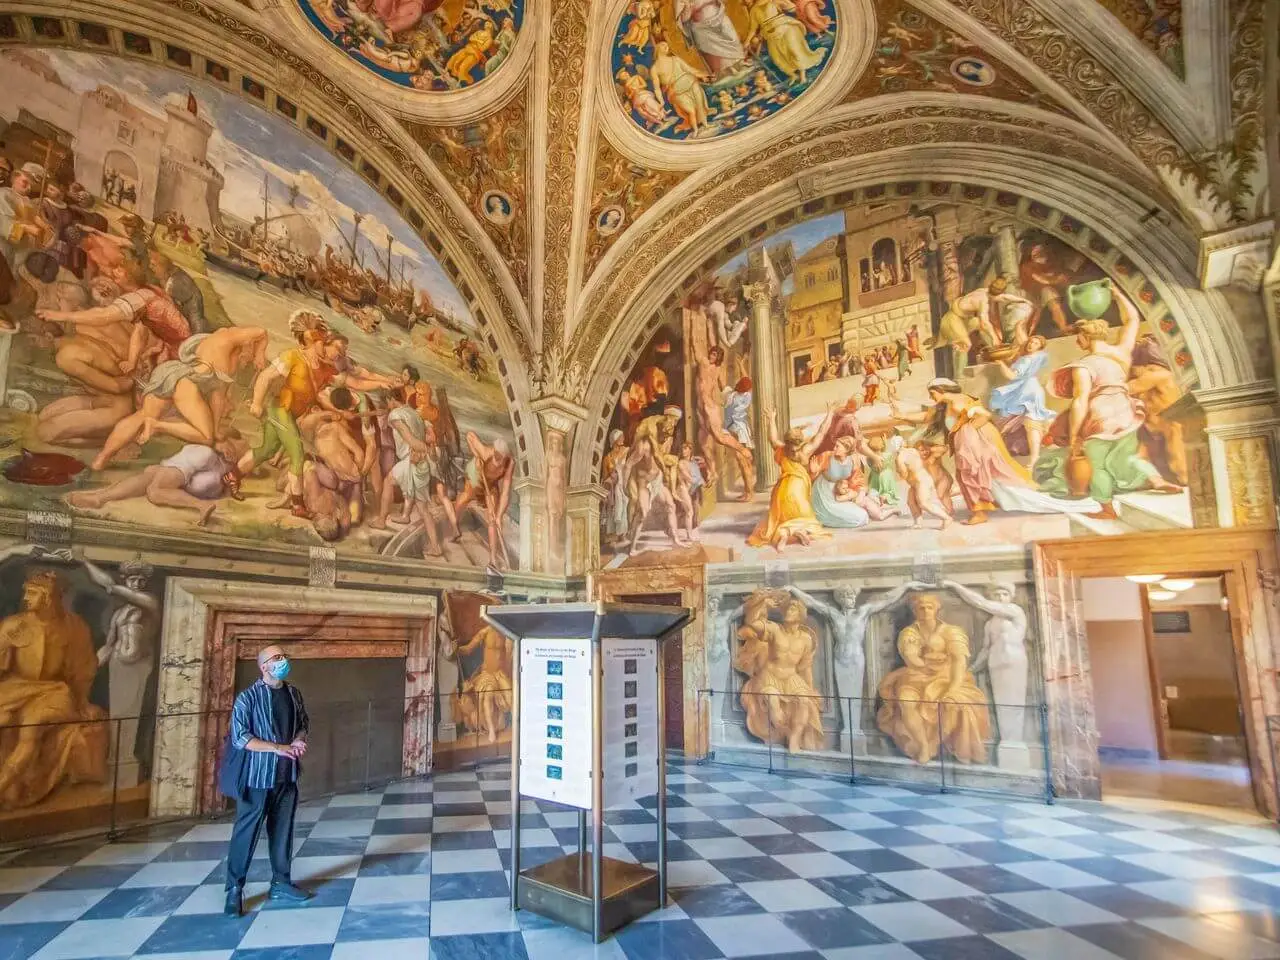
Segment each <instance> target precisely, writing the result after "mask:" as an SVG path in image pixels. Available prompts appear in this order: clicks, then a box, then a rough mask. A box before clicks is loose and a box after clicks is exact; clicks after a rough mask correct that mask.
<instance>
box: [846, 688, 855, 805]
mask: <svg viewBox="0 0 1280 960" xmlns="http://www.w3.org/2000/svg"><path fill="white" fill-rule="evenodd" d="M856 699H857V698H856V697H850V698H849V712H848V713H846V714H845V716H846V717H848V718H849V729H848V730H846V731H845V736H846V737H848V738H849V783H851V784H853V783H857V782H858V769H857V767H856V766H855V765H854V760H853V707H854V701H855V700H856Z"/></svg>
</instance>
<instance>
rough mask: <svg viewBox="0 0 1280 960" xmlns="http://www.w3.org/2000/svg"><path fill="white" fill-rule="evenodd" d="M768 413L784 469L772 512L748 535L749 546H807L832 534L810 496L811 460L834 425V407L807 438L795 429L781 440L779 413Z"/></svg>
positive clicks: (772, 441)
mask: <svg viewBox="0 0 1280 960" xmlns="http://www.w3.org/2000/svg"><path fill="white" fill-rule="evenodd" d="M765 414H766V416H768V418H769V443H770V445H771V446H772V447H773V455H774V458H775V459H776V460H777V461H778V466H779V467H781V468H782V475H781V476H780V477H778V482H777V483H776V484H774V487H773V494H772V496H770V498H769V515H768V516H766V517H765V518H764V519H763V520H761V521H760V523H759V525H758V526H757V527H756V528H755V530H754V531H753V532H752V534H751V536H749V537H747V545H748V546H751V547H763V546H771V547H773V548H775V549H776V550H778V551H779V552H781V551H782V548H783V547H785V546H786V545H787V544H789V543H792V542H795V543H799V544H803V545H805V546H808V545H809V544H810V543H812V542H813V541H814V540H819V539H826V538H828V537H830V536H831V535H830V534H829V533H827V532H826V530H824V529H823V527H822V523H821V521H819V520H818V518H817V516H816V515H815V514H814V512H813V504H812V503H811V502H810V499H809V495H810V493H811V491H812V489H813V476H812V474H811V472H810V463H811V461H812V460H813V454H814V452H815V451H816V450H817V449H818V447H819V446H820V445H821V443H822V440H823V438H824V437H825V436H826V435H827V431H828V430H829V429H830V427H831V421H832V419H833V418H834V416H835V410H834V409H831V410H828V411H827V415H826V417H824V418H823V420H822V423H821V424H819V425H818V429H817V430H816V431H815V432H814V433H813V434H812V435H811V436H809V437H806V436H805V434H804V431H803V430H800V429H798V428H793V429H791V430H788V431H787V434H786V436H785V437H784V438H781V439H779V437H778V421H777V412H776V411H774V410H772V409H769V410H766V411H765Z"/></svg>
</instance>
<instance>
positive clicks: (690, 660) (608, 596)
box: [587, 566, 711, 758]
mask: <svg viewBox="0 0 1280 960" xmlns="http://www.w3.org/2000/svg"><path fill="white" fill-rule="evenodd" d="M587 593H588V595H589V596H591V597H592V598H593V599H595V600H603V601H605V602H609V601H612V600H616V599H617V598H618V597H620V596H627V597H635V596H641V595H644V594H651V593H678V594H680V606H682V607H687V608H688V609H689V610H691V611H692V612H693V617H692V619H691V620H690V621H689V623H688V624H686V625H685V628H684V631H683V632H682V634H681V643H682V644H683V647H682V653H683V655H684V674H683V677H682V679H683V681H684V754H685V756H686V757H688V758H694V757H702V756H705V755H706V752H707V749H708V746H707V745H708V743H709V740H710V733H711V714H710V709H709V705H708V704H707V703H703V704H702V711H701V713H702V715H701V716H699V715H698V714H699V710H698V704H699V697H698V691H699V690H703V689H705V688H706V686H707V642H706V629H705V623H704V620H705V618H704V617H703V610H704V609H705V607H706V604H705V599H706V568H705V567H702V566H689V567H618V568H615V569H612V570H601V571H599V572H597V573H595V574H593V575H592V577H591V583H590V585H589V587H588V588H587ZM664 735H665V733H664Z"/></svg>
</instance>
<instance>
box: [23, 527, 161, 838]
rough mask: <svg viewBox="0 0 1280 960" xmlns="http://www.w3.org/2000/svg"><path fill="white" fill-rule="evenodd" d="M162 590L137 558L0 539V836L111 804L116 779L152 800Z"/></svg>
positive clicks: (127, 790) (124, 797)
mask: <svg viewBox="0 0 1280 960" xmlns="http://www.w3.org/2000/svg"><path fill="white" fill-rule="evenodd" d="M163 593H164V583H163V577H160V576H157V575H156V573H155V571H154V570H153V569H152V568H151V567H150V566H149V565H148V564H145V563H142V562H141V561H136V560H135V561H130V562H127V563H124V564H120V565H118V566H117V565H111V566H107V565H98V564H95V563H92V562H90V561H88V560H86V559H85V558H84V557H83V556H82V555H81V554H80V553H79V552H73V551H72V550H68V549H52V548H48V547H42V546H38V545H35V544H20V545H16V546H0V728H3V729H0V837H6V838H7V837H9V836H10V835H12V836H15V837H16V836H21V835H25V831H24V830H23V827H22V824H23V822H24V821H27V820H29V819H30V818H33V817H35V818H38V817H39V816H41V815H42V814H49V813H51V812H54V811H58V810H66V809H68V808H70V807H85V808H92V807H95V806H99V805H106V804H108V803H109V801H110V799H111V791H112V784H113V783H114V784H115V785H116V787H117V790H118V798H119V801H120V802H121V803H122V804H125V805H126V806H138V805H139V804H140V805H141V808H142V809H145V805H146V797H147V790H148V784H147V782H148V780H149V778H150V776H151V753H152V742H153V738H154V711H155V687H156V663H157V654H158V649H157V642H158V636H159V626H160V599H159V598H160V597H161V596H162V595H163ZM147 713H151V714H152V717H151V718H148V717H146V714H147ZM117 727H119V730H118V733H119V753H118V755H117V754H116V753H115V750H116V737H117ZM64 829H65V828H64Z"/></svg>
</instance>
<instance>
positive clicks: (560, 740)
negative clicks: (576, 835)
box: [520, 638, 594, 810]
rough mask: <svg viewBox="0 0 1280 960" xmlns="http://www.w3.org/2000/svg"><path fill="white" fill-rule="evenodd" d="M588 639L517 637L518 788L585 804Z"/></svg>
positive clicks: (588, 724) (588, 796) (588, 774)
mask: <svg viewBox="0 0 1280 960" xmlns="http://www.w3.org/2000/svg"><path fill="white" fill-rule="evenodd" d="M593 686H594V685H593V684H592V682H591V640H590V639H589V638H584V639H573V640H532V639H525V640H521V641H520V793H521V795H523V796H526V797H534V798H536V799H539V800H551V801H553V802H555V803H563V804H567V805H568V806H571V807H580V808H582V809H584V810H590V809H591V757H592V743H591V728H592V723H591V718H592V709H591V702H592V695H593V692H594V690H593Z"/></svg>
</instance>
